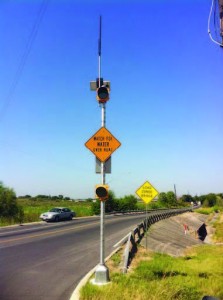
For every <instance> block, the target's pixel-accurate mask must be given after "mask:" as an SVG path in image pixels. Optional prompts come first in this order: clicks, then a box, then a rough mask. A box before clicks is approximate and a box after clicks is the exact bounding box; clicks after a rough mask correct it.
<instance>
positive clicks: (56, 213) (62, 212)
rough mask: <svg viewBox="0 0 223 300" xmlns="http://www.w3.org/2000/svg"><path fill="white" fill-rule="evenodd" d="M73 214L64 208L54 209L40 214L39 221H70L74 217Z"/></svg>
mask: <svg viewBox="0 0 223 300" xmlns="http://www.w3.org/2000/svg"><path fill="white" fill-rule="evenodd" d="M75 216H76V214H75V212H73V211H71V210H70V209H69V208H66V207H54V208H52V209H51V210H50V211H48V212H45V213H42V214H41V215H40V219H41V220H43V221H46V222H49V221H55V222H59V221H60V220H72V219H73V217H75Z"/></svg>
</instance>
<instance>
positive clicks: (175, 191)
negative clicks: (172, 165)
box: [174, 184, 177, 200]
mask: <svg viewBox="0 0 223 300" xmlns="http://www.w3.org/2000/svg"><path fill="white" fill-rule="evenodd" d="M174 193H175V197H176V200H177V190H176V185H175V184H174Z"/></svg>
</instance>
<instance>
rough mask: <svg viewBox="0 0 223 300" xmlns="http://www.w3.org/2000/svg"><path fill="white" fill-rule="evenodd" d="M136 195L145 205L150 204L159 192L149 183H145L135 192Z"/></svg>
mask: <svg viewBox="0 0 223 300" xmlns="http://www.w3.org/2000/svg"><path fill="white" fill-rule="evenodd" d="M136 194H137V195H138V196H139V197H140V198H141V199H142V200H143V201H144V202H145V203H146V204H148V203H149V202H151V201H152V200H153V199H154V198H155V197H156V196H157V195H158V194H159V192H158V191H157V190H156V189H155V188H154V187H153V186H152V184H151V183H149V181H146V182H145V183H144V184H143V185H142V186H141V187H140V188H139V189H138V190H137V191H136Z"/></svg>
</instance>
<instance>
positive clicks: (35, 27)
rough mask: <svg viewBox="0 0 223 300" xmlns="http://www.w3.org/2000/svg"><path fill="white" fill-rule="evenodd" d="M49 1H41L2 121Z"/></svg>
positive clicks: (11, 87)
mask: <svg viewBox="0 0 223 300" xmlns="http://www.w3.org/2000/svg"><path fill="white" fill-rule="evenodd" d="M48 3H49V0H43V1H42V3H41V6H40V9H39V11H38V14H37V17H36V20H35V22H34V25H33V27H32V30H31V32H30V35H29V38H28V41H27V44H26V46H25V50H24V52H23V55H22V57H21V60H20V63H19V65H18V68H17V70H16V73H15V76H14V78H13V80H12V83H11V86H10V88H9V91H8V94H7V96H6V99H5V102H4V104H3V106H2V108H1V110H0V121H2V118H3V117H4V115H5V114H6V112H7V110H8V108H9V106H10V104H11V102H12V100H13V95H14V93H15V90H16V87H17V85H18V83H19V81H20V79H21V76H22V72H23V70H24V67H25V65H26V63H27V59H28V57H29V54H30V52H31V50H32V47H33V43H34V41H35V39H36V36H37V33H38V31H39V27H40V24H41V22H42V20H43V17H44V14H45V12H46V9H47V6H48Z"/></svg>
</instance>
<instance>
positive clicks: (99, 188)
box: [95, 184, 109, 201]
mask: <svg viewBox="0 0 223 300" xmlns="http://www.w3.org/2000/svg"><path fill="white" fill-rule="evenodd" d="M108 189H109V186H108V185H106V184H101V185H96V189H95V194H96V198H98V199H99V200H100V201H105V200H107V199H108Z"/></svg>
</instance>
